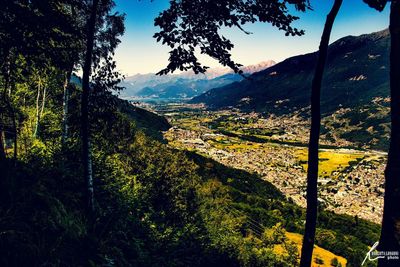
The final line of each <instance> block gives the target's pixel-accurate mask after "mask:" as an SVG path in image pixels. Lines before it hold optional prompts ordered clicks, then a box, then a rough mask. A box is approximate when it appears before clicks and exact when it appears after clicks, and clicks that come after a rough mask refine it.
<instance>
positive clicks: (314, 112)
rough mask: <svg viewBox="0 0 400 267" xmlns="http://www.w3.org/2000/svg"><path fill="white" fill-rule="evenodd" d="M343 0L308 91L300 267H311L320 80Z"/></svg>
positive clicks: (327, 25)
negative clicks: (308, 122) (303, 215)
mask: <svg viewBox="0 0 400 267" xmlns="http://www.w3.org/2000/svg"><path fill="white" fill-rule="evenodd" d="M342 2H343V0H335V2H334V4H333V7H332V9H331V11H330V12H329V14H328V16H327V18H326V22H325V26H324V31H323V33H322V37H321V43H320V46H319V51H318V60H317V65H316V67H315V74H314V78H313V81H312V87H311V131H310V141H309V146H308V169H307V214H306V227H305V231H304V237H303V246H302V248H301V260H300V266H301V267H309V266H311V260H312V253H313V249H314V241H315V229H316V226H317V215H318V214H317V213H318V162H319V157H318V147H319V136H320V127H321V104H320V98H321V86H322V77H323V74H324V70H325V63H326V59H327V55H328V46H329V39H330V35H331V31H332V27H333V23H334V22H335V18H336V15H337V14H338V12H339V9H340V7H341V5H342Z"/></svg>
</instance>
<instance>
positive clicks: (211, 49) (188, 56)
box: [154, 0, 310, 74]
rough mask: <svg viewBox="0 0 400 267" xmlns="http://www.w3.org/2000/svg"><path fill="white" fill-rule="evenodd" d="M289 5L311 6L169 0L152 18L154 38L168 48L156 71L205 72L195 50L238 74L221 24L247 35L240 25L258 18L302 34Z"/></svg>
mask: <svg viewBox="0 0 400 267" xmlns="http://www.w3.org/2000/svg"><path fill="white" fill-rule="evenodd" d="M288 4H292V5H294V6H295V7H296V8H297V9H298V10H301V11H305V10H306V9H307V8H310V6H309V1H308V0H288V1H280V0H273V1H243V0H221V1H208V0H195V1H192V0H173V1H171V2H170V7H169V8H168V9H167V10H165V11H163V12H162V13H161V14H160V15H159V16H158V17H157V18H156V19H155V25H156V26H159V27H160V28H161V31H160V32H158V33H156V34H155V35H154V38H156V39H157V41H158V42H162V43H163V44H166V45H168V46H170V47H171V51H170V52H169V53H170V57H169V64H168V66H167V67H166V68H165V69H163V70H161V71H160V72H159V73H158V74H168V73H169V72H174V71H176V70H181V71H187V70H190V69H191V70H193V71H194V73H196V74H197V73H204V72H205V71H206V70H207V68H208V67H207V66H203V65H202V64H201V63H200V62H199V61H198V59H197V56H196V52H195V51H196V49H197V50H198V51H199V52H200V53H201V54H206V55H208V56H210V57H212V58H214V59H216V60H218V61H219V63H221V64H222V65H223V66H228V67H230V68H232V69H233V70H234V71H235V72H237V73H241V71H240V66H241V65H240V64H237V63H235V62H234V61H233V60H232V59H231V53H230V51H231V49H232V48H233V47H234V45H233V44H232V42H231V41H230V40H229V39H227V38H226V37H224V36H223V35H221V33H220V30H221V29H222V28H223V27H228V28H232V27H233V28H238V29H240V30H242V31H243V32H244V33H247V34H249V32H247V31H245V30H244V29H243V27H242V26H243V25H245V24H247V23H255V22H257V21H259V22H266V23H270V24H272V25H273V26H275V27H277V28H278V29H279V30H282V31H284V32H285V34H286V35H287V36H288V35H292V36H296V35H303V34H304V32H303V31H302V30H298V29H296V28H293V27H292V26H291V24H292V22H293V21H295V20H297V19H298V17H296V16H293V15H291V14H289V11H288Z"/></svg>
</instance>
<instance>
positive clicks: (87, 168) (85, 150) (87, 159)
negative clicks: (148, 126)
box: [81, 0, 99, 217]
mask: <svg viewBox="0 0 400 267" xmlns="http://www.w3.org/2000/svg"><path fill="white" fill-rule="evenodd" d="M98 4H99V0H93V6H92V11H91V14H90V18H89V21H88V34H87V40H86V55H85V63H84V66H83V75H82V102H81V105H82V107H81V113H82V114H81V117H82V118H81V120H82V126H81V127H82V163H83V171H84V177H85V180H86V190H87V195H86V198H87V209H88V213H89V214H88V215H89V216H90V217H91V215H93V214H94V189H93V175H92V157H91V151H90V133H89V95H90V84H89V78H90V75H91V69H92V56H93V46H94V38H95V30H96V20H97V9H98Z"/></svg>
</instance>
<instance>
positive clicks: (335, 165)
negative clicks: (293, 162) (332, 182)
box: [295, 149, 365, 177]
mask: <svg viewBox="0 0 400 267" xmlns="http://www.w3.org/2000/svg"><path fill="white" fill-rule="evenodd" d="M295 155H296V156H297V158H298V160H299V162H300V163H301V164H300V165H301V166H302V167H303V168H304V170H306V171H307V160H308V151H307V149H297V150H296V151H295ZM364 157H365V154H363V153H359V152H351V153H350V152H341V151H320V152H319V172H318V175H319V176H320V177H329V176H331V175H332V173H333V172H335V171H339V172H340V171H342V170H344V169H345V168H347V167H348V166H349V165H350V162H357V161H359V160H361V159H363V158H364Z"/></svg>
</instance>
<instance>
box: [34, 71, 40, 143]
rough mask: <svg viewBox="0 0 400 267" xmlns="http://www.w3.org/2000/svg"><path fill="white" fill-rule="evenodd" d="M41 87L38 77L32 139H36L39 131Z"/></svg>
mask: <svg viewBox="0 0 400 267" xmlns="http://www.w3.org/2000/svg"><path fill="white" fill-rule="evenodd" d="M41 85H42V82H41V80H40V77H39V82H38V90H37V96H36V124H35V130H34V132H33V137H35V138H36V137H37V134H38V131H39V120H40V110H39V100H40V91H41Z"/></svg>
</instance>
